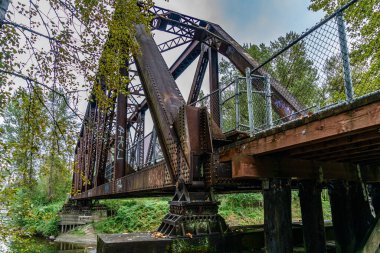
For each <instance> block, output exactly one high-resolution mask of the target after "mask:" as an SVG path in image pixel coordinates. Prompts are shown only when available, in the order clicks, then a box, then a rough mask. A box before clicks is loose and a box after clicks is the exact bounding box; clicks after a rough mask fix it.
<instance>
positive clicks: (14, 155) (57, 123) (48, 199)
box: [0, 86, 77, 236]
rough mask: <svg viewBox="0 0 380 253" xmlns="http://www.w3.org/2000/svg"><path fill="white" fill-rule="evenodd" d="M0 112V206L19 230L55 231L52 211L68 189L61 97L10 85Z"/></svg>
mask: <svg viewBox="0 0 380 253" xmlns="http://www.w3.org/2000/svg"><path fill="white" fill-rule="evenodd" d="M41 105H42V106H41ZM1 116H2V117H3V120H4V121H3V122H2V123H1V124H0V128H1V129H3V131H4V134H3V135H1V136H0V142H1V143H3V144H4V147H6V151H7V152H5V153H3V154H2V155H3V156H4V157H5V161H6V164H4V166H3V167H1V170H0V175H1V179H2V183H3V186H2V187H1V188H0V192H1V195H0V203H2V208H6V209H7V210H8V216H9V218H11V221H12V222H13V223H12V224H13V225H15V226H16V227H21V228H23V230H22V232H23V234H41V235H44V236H49V235H51V234H56V233H57V222H58V217H57V212H58V211H59V209H60V208H61V207H62V205H63V201H64V200H65V199H66V198H67V194H68V192H69V191H70V180H71V166H72V163H73V162H72V160H71V159H70V155H71V153H72V152H73V144H74V143H75V142H74V137H75V135H74V134H73V133H75V132H76V130H77V127H76V125H77V124H76V122H75V120H74V115H73V114H72V113H71V112H70V111H69V110H68V108H67V107H66V104H65V103H64V101H63V100H62V98H60V97H58V98H57V96H56V95H55V94H54V93H47V94H46V93H44V92H43V91H42V89H40V88H39V87H33V88H32V86H30V89H29V90H27V89H25V88H19V89H17V90H16V92H15V93H14V94H13V96H12V99H11V100H10V103H9V104H8V105H7V106H6V108H4V110H3V111H2V115H1ZM12 224H11V225H12ZM8 232H9V230H8V229H7V228H6V227H4V228H2V230H1V231H0V233H8ZM11 232H12V231H11Z"/></svg>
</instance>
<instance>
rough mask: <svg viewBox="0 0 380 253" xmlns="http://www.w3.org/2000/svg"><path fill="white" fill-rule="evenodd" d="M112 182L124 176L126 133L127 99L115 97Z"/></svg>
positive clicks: (119, 95) (120, 94)
mask: <svg viewBox="0 0 380 253" xmlns="http://www.w3.org/2000/svg"><path fill="white" fill-rule="evenodd" d="M116 106H117V108H116V110H117V111H116V138H115V154H114V155H115V159H114V160H115V165H114V166H115V167H114V173H113V175H114V180H115V179H118V178H121V177H123V176H125V157H126V156H125V151H126V145H127V143H126V132H127V97H126V96H125V95H124V94H122V93H119V94H118V95H117V105H116Z"/></svg>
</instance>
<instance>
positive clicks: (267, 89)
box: [264, 75, 273, 128]
mask: <svg viewBox="0 0 380 253" xmlns="http://www.w3.org/2000/svg"><path fill="white" fill-rule="evenodd" d="M264 83H265V109H266V117H267V124H268V127H269V128H271V127H272V126H273V117H272V91H271V87H270V77H269V76H268V75H266V76H265V77H264Z"/></svg>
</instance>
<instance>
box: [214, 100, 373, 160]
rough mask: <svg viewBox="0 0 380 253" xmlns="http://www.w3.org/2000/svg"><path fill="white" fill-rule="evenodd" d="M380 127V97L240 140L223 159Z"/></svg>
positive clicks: (222, 153) (275, 150) (257, 153)
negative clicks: (329, 114) (335, 112)
mask: <svg viewBox="0 0 380 253" xmlns="http://www.w3.org/2000/svg"><path fill="white" fill-rule="evenodd" d="M379 127H380V101H377V102H374V103H372V104H368V105H365V106H361V107H359V108H356V109H355V110H351V111H349V112H343V113H340V114H337V115H333V116H329V117H326V118H324V119H320V120H314V121H311V122H308V123H307V121H305V123H304V124H303V125H300V126H297V127H294V128H290V129H287V130H284V131H279V132H277V133H274V134H271V135H266V136H264V137H262V138H251V139H249V140H245V141H243V142H237V143H235V144H234V146H233V147H230V148H226V149H225V150H221V153H220V155H221V159H222V160H231V159H232V157H234V156H236V154H238V153H241V154H245V155H264V154H269V153H274V152H280V151H284V150H288V149H293V148H298V147H301V146H311V145H314V144H315V143H320V142H323V141H330V140H339V138H345V137H347V136H349V135H353V134H357V133H359V132H362V133H364V132H366V131H373V130H375V129H378V128H379Z"/></svg>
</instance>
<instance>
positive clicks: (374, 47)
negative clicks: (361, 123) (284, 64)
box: [309, 0, 380, 95]
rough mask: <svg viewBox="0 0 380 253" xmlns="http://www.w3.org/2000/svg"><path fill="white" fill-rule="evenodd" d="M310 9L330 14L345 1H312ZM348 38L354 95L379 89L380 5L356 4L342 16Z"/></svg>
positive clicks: (367, 0)
mask: <svg viewBox="0 0 380 253" xmlns="http://www.w3.org/2000/svg"><path fill="white" fill-rule="evenodd" d="M310 2H311V4H310V6H309V9H310V10H312V11H318V10H323V11H325V12H326V13H327V14H331V13H333V12H334V11H335V10H336V9H337V8H338V7H340V6H342V5H343V4H346V3H348V2H349V1H348V0H338V1H327V0H311V1H310ZM344 19H345V21H346V23H347V30H348V36H349V37H350V41H349V42H350V50H351V52H350V58H351V59H350V60H351V62H350V63H351V68H352V70H353V72H354V74H353V84H354V88H355V93H356V95H363V94H366V93H368V92H370V91H375V90H377V89H379V88H380V72H379V69H380V36H379V34H380V3H379V1H373V0H361V1H357V2H356V3H355V4H354V6H351V7H349V8H348V9H346V10H345V12H344Z"/></svg>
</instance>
